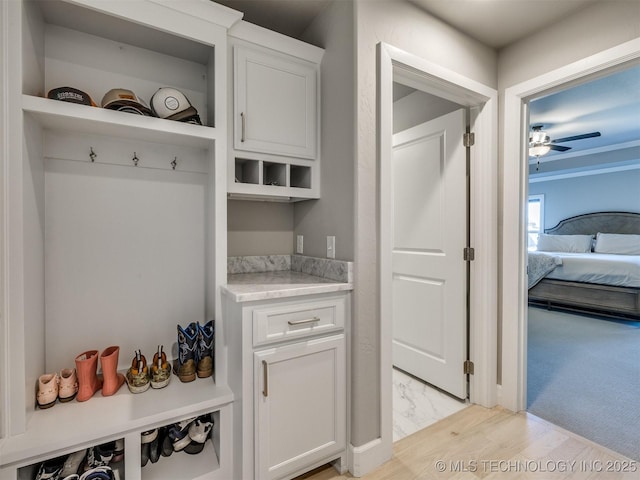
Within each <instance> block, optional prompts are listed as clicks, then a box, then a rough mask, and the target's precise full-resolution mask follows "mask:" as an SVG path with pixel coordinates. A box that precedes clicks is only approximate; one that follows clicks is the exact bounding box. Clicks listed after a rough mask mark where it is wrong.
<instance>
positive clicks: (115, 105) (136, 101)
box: [102, 88, 153, 117]
mask: <svg viewBox="0 0 640 480" xmlns="http://www.w3.org/2000/svg"><path fill="white" fill-rule="evenodd" d="M102 108H108V109H109V110H119V111H121V112H127V113H135V114H138V115H147V116H150V117H151V116H153V113H152V112H151V110H150V109H149V107H147V105H146V104H145V103H144V100H142V99H141V98H140V97H138V96H137V95H136V94H135V93H133V92H132V91H131V90H127V89H126V88H112V89H111V90H109V91H108V92H107V93H105V94H104V97H102Z"/></svg>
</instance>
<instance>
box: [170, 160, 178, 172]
mask: <svg viewBox="0 0 640 480" xmlns="http://www.w3.org/2000/svg"><path fill="white" fill-rule="evenodd" d="M177 166H178V157H173V161H172V162H171V167H173V169H174V170H175V169H176V167H177Z"/></svg>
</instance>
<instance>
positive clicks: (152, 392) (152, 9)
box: [0, 0, 352, 480]
mask: <svg viewBox="0 0 640 480" xmlns="http://www.w3.org/2000/svg"><path fill="white" fill-rule="evenodd" d="M0 13H1V15H0V22H1V24H2V25H1V32H0V35H1V37H0V38H1V40H2V44H1V45H0V46H1V47H2V49H1V51H2V60H3V62H6V68H5V67H4V66H3V72H4V73H3V78H2V84H1V85H2V86H3V91H2V98H3V99H6V102H5V103H4V105H2V113H3V117H2V119H3V121H2V122H1V123H0V127H2V128H3V131H2V136H1V138H2V139H3V140H4V141H5V143H6V144H5V145H3V146H2V149H3V153H4V157H5V158H4V165H3V166H4V174H5V175H4V178H3V180H2V181H3V188H4V201H5V204H4V205H3V207H4V208H3V212H4V219H3V226H4V232H2V233H3V240H4V242H3V248H4V252H3V254H4V268H5V272H4V277H3V278H4V282H3V283H2V288H3V295H2V297H3V300H4V305H3V311H2V317H1V321H2V323H1V324H0V326H1V327H2V328H1V329H0V342H1V345H0V350H1V351H2V352H3V358H4V359H5V360H8V361H7V362H3V363H2V364H1V365H0V478H1V479H2V480H5V479H7V480H30V479H34V478H36V476H37V474H38V471H39V469H40V468H41V467H43V465H44V464H46V463H47V462H52V463H54V462H55V461H57V460H58V459H59V458H71V456H73V454H75V453H77V452H83V451H85V450H88V451H92V449H95V451H98V450H100V449H101V448H106V447H105V445H112V444H113V445H116V444H117V445H118V448H120V449H121V450H122V451H120V450H119V455H118V456H123V458H121V460H119V462H118V468H117V475H116V480H124V478H126V479H127V480H141V479H142V480H159V479H167V480H169V479H172V480H175V479H178V478H179V479H181V480H195V479H198V480H204V479H209V480H228V479H235V478H238V479H239V478H242V479H243V480H244V479H263V478H264V479H267V478H290V477H291V475H293V474H294V473H302V472H304V471H306V470H308V469H309V468H313V467H315V466H317V465H318V464H319V462H323V461H334V460H340V459H344V453H345V446H346V379H345V375H346V353H345V352H346V341H345V335H346V334H345V331H346V323H347V322H348V315H349V296H348V295H349V294H348V293H347V292H341V290H343V289H345V288H347V287H346V286H345V285H338V286H335V288H336V292H335V293H332V294H326V295H324V296H322V295H321V296H311V297H309V298H306V299H305V300H304V302H301V301H300V299H294V300H290V301H283V302H282V303H281V304H278V303H274V302H269V301H266V302H262V303H252V304H251V305H250V307H251V308H252V310H251V311H252V312H253V314H254V317H252V318H255V319H258V320H256V322H257V323H255V324H254V325H253V327H252V328H256V329H257V330H256V331H255V332H254V336H253V337H252V338H254V339H255V340H256V343H247V342H245V341H242V342H236V341H235V340H234V341H229V339H228V335H229V334H231V336H234V335H236V334H237V331H238V330H237V329H238V328H241V329H244V328H248V327H251V325H250V322H249V323H247V321H246V319H245V317H242V318H236V315H237V313H238V310H230V309H228V308H226V307H225V310H224V312H226V313H227V315H225V314H224V313H223V299H222V293H221V292H222V290H223V288H224V287H225V286H226V285H227V261H228V259H227V201H228V199H229V198H234V196H236V198H251V199H263V200H277V201H286V202H290V201H298V200H304V199H311V198H318V197H319V194H320V190H319V185H320V177H319V176H320V131H319V126H320V122H319V115H320V99H319V91H320V90H319V79H320V62H321V58H322V54H323V50H322V49H320V48H318V47H316V46H312V45H308V44H305V43H303V42H300V41H298V40H295V39H291V38H289V37H285V36H283V35H280V34H276V33H274V32H270V31H268V30H265V29H263V28H261V27H257V26H254V25H251V24H247V23H246V22H243V21H242V20H241V18H242V14H241V13H240V12H237V11H235V10H232V9H229V8H227V7H224V6H221V5H218V4H216V3H214V2H211V1H208V0H136V1H127V2H122V1H105V0H46V1H43V0H15V1H9V2H3V3H2V4H1V5H0ZM61 87H64V88H71V89H74V90H73V91H76V90H77V91H80V92H81V95H80V97H79V98H82V99H83V100H84V104H83V103H77V102H72V101H60V98H58V99H54V98H49V95H48V92H50V91H51V90H54V89H58V88H61ZM166 87H168V88H169V89H175V90H178V91H179V92H180V93H181V94H182V95H184V97H186V99H187V101H188V104H189V105H188V106H189V107H190V108H189V109H188V110H187V111H189V112H191V113H194V112H197V117H198V121H178V120H172V119H169V118H162V115H153V114H149V113H146V114H144V115H143V114H134V113H131V111H119V110H114V109H108V108H102V104H103V98H105V99H106V98H107V96H106V94H107V93H108V92H110V91H112V90H113V89H124V90H126V91H127V92H130V95H131V96H132V98H133V97H135V99H134V100H135V103H136V105H137V106H136V108H137V109H138V110H140V111H142V112H143V113H145V112H146V107H147V106H152V105H151V99H152V97H153V96H154V94H155V93H156V92H157V91H158V89H161V88H166ZM69 91H71V90H69ZM127 95H129V93H127ZM167 102H169V103H167ZM171 102H174V103H175V102H176V100H171V101H168V100H167V101H165V106H166V107H167V108H173V106H175V105H174V103H171ZM180 102H183V100H180ZM145 104H146V105H145ZM140 105H142V106H143V107H144V108H142V107H140ZM141 108H142V109H141ZM154 111H155V110H154ZM156 113H157V112H156ZM191 119H192V120H193V118H191ZM348 288H349V289H350V288H352V285H349V286H348ZM239 305H240V304H239ZM238 308H240V307H238ZM242 308H248V304H242ZM281 308H284V309H285V310H283V311H282V312H281V311H280V309H281ZM292 309H293V310H292ZM307 313H312V316H311V317H310V318H307V317H306V316H305V315H306V314H307ZM243 315H244V314H243ZM300 315H302V316H303V317H304V318H299V317H300ZM316 317H317V318H318V320H317V321H316ZM247 318H248V317H247ZM283 319H284V320H283ZM210 320H213V321H214V326H215V337H214V338H215V343H214V350H213V357H214V358H213V363H214V370H213V375H211V376H206V375H203V378H196V379H195V380H194V381H190V382H184V383H183V382H182V381H180V379H179V378H178V377H177V376H176V375H175V373H174V374H173V375H172V376H171V380H170V382H169V384H168V385H166V386H164V387H162V388H150V389H148V390H146V391H143V392H141V393H133V390H130V389H129V388H128V387H127V384H126V383H125V384H124V385H122V386H121V387H120V388H119V389H117V390H116V392H115V394H105V395H103V393H104V392H103V391H101V390H98V391H96V392H95V393H94V394H93V395H92V396H90V398H88V399H83V401H78V399H77V398H76V399H75V400H71V401H68V402H64V403H63V402H61V401H55V402H54V403H53V405H52V406H50V408H40V407H39V405H38V403H37V401H36V398H37V391H38V381H39V377H40V376H41V375H43V374H49V373H54V372H56V373H61V372H62V371H63V370H65V369H71V368H74V367H75V366H76V364H74V362H76V361H77V359H78V358H80V357H82V358H84V357H83V355H82V353H83V352H89V351H96V352H97V353H98V354H100V352H103V353H104V352H106V351H108V352H114V351H117V352H118V354H117V357H116V358H117V360H118V361H117V365H116V367H117V372H119V373H120V374H125V373H127V372H128V370H129V368H130V367H132V368H133V366H134V365H137V366H140V364H139V363H135V362H137V361H138V360H136V358H137V355H136V353H135V352H141V353H142V354H143V355H145V356H146V359H147V361H148V362H149V363H151V359H152V358H153V356H154V353H156V352H159V349H160V346H162V347H163V348H164V352H166V355H167V358H168V360H169V362H170V363H171V362H175V361H177V358H178V355H179V353H178V348H179V345H178V344H179V343H180V341H181V340H178V339H177V337H178V326H180V327H182V328H186V327H187V326H188V325H189V324H191V323H195V322H199V324H200V325H205V324H206V323H207V322H208V321H210ZM307 320H310V322H307ZM236 321H237V325H236V324H233V322H236ZM282 321H284V322H285V323H282ZM308 323H309V324H308ZM274 328H275V329H276V330H273V329H274ZM277 329H281V330H280V331H277ZM243 335H244V334H243ZM274 335H275V336H276V337H274ZM278 335H280V337H279V336H278ZM233 338H234V339H235V338H236V337H233ZM177 340H178V341H177ZM180 345H182V344H180ZM115 346H117V347H119V348H118V349H114V348H113V347H115ZM242 355H246V356H248V357H247V358H248V359H250V361H249V362H248V363H246V365H245V366H246V368H247V369H249V370H246V371H243V372H242V377H241V378H242V381H243V382H245V383H243V385H244V386H246V387H247V388H250V392H249V390H247V391H244V390H241V389H239V388H238V384H237V381H238V378H237V375H238V371H237V370H236V369H237V367H238V363H237V358H238V357H239V356H242ZM100 358H101V360H100V362H102V355H100ZM97 365H98V367H97V373H98V375H102V374H103V373H104V372H103V371H102V364H101V363H100V364H97ZM232 369H233V375H234V378H233V379H230V378H229V376H230V372H231V370H232ZM300 369H303V370H300ZM136 371H137V370H136ZM303 371H304V372H307V373H306V374H301V372H303ZM254 374H255V378H254ZM263 379H264V382H267V383H263ZM254 380H255V382H256V383H255V385H254V383H253V382H254ZM311 384H313V388H307V387H306V386H304V385H308V386H309V387H311ZM261 392H262V393H261ZM267 392H269V394H268V395H267ZM239 394H242V395H245V396H244V400H243V401H240V402H239V401H238V395H239ZM247 394H250V395H251V400H250V401H251V408H252V410H251V412H250V417H248V418H245V417H244V415H245V413H246V410H245V407H244V406H243V405H245V406H246V405H248V401H249V397H247V396H246V395H247ZM294 397H297V398H299V399H303V400H304V402H305V405H306V407H305V406H303V405H301V404H300V405H299V404H297V403H296V402H295V398H294ZM243 402H244V403H243ZM254 406H255V408H256V410H255V416H254V410H253V407H254ZM309 406H311V407H313V409H314V410H315V411H314V412H313V413H311V414H309V412H308V411H307V410H306V408H307V407H309ZM287 415H290V416H291V417H290V420H291V421H293V422H295V424H296V425H297V428H304V429H305V430H308V432H307V433H306V434H305V435H304V438H302V437H299V436H298V433H300V432H288V433H287V432H284V431H282V430H281V429H280V424H281V423H282V422H283V420H284V418H285V417H286V416H287ZM193 418H206V419H207V421H210V422H212V423H213V428H212V430H211V433H210V436H208V437H207V441H206V445H205V446H204V448H203V449H202V450H201V452H200V453H197V454H192V455H189V454H185V453H183V452H176V453H174V454H172V455H170V456H169V455H167V456H162V457H159V458H158V457H156V458H154V459H153V460H152V461H150V462H147V460H146V456H145V454H144V453H143V452H144V448H141V446H142V445H144V439H145V438H148V437H149V435H150V433H149V432H153V431H155V430H156V429H157V430H158V431H162V430H163V428H164V427H168V426H171V425H177V424H180V422H184V421H186V420H191V419H193ZM254 418H255V420H256V422H257V423H256V429H255V431H253V427H252V431H251V432H248V431H247V430H246V428H247V425H248V423H247V422H253V420H254ZM251 425H253V423H251ZM245 433H250V435H251V438H249V437H242V435H244V434H245ZM254 435H255V438H254ZM239 438H241V439H243V440H242V441H244V442H250V443H251V449H250V450H248V451H247V450H244V449H243V448H242V444H241V443H240V444H238V443H237V442H238V439H239ZM254 442H255V449H254ZM276 444H277V445H278V446H279V448H280V450H279V449H277V448H275V446H276ZM267 447H268V448H267ZM301 449H302V450H301ZM254 454H255V457H254ZM247 455H249V456H250V458H249V459H247ZM294 457H295V458H294ZM281 459H282V461H281ZM291 459H293V460H291ZM254 460H255V461H256V462H257V463H255V465H256V466H257V467H256V469H255V470H254V469H253V468H251V469H246V468H245V465H252V466H253V465H254ZM114 462H115V461H114ZM339 463H340V465H342V466H343V467H342V468H343V469H344V461H341V462H339Z"/></svg>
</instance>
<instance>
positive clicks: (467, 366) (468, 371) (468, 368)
mask: <svg viewBox="0 0 640 480" xmlns="http://www.w3.org/2000/svg"><path fill="white" fill-rule="evenodd" d="M464 374H465V375H473V362H472V361H471V360H465V361H464Z"/></svg>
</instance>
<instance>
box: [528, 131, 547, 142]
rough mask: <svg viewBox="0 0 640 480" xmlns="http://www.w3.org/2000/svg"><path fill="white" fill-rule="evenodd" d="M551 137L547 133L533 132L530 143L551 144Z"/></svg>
mask: <svg viewBox="0 0 640 480" xmlns="http://www.w3.org/2000/svg"><path fill="white" fill-rule="evenodd" d="M549 140H550V139H549V136H548V135H547V132H544V131H542V130H534V131H533V132H531V136H530V137H529V143H530V144H531V143H533V144H536V143H548V142H549Z"/></svg>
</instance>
